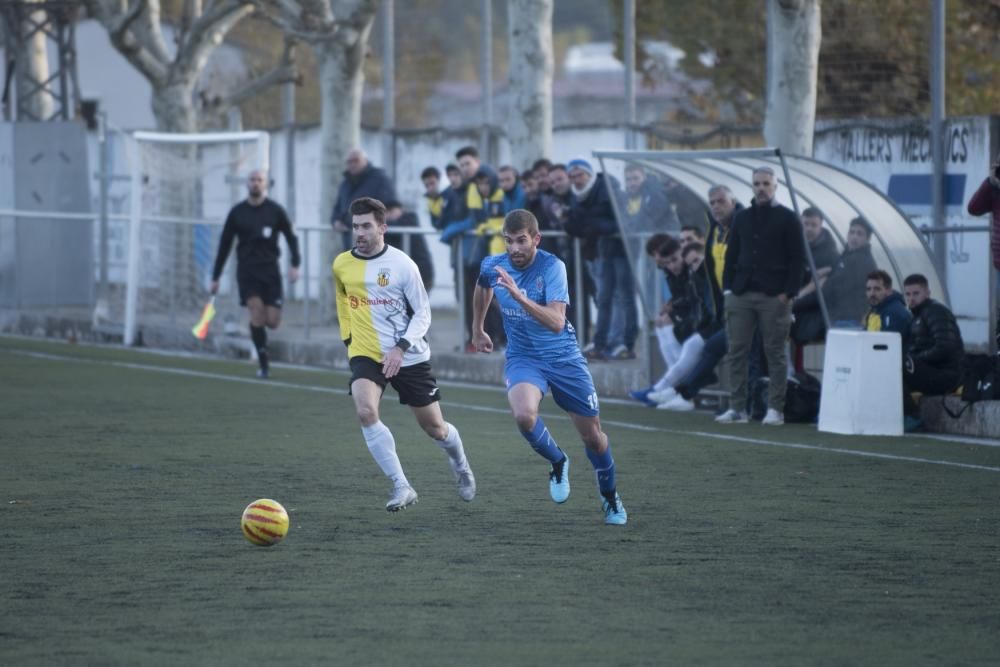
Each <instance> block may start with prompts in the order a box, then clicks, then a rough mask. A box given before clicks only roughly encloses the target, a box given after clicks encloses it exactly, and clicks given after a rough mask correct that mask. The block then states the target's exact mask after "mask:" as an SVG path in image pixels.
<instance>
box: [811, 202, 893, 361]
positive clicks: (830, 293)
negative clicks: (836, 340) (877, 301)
mask: <svg viewBox="0 0 1000 667" xmlns="http://www.w3.org/2000/svg"><path fill="white" fill-rule="evenodd" d="M871 235H872V228H871V225H870V224H869V223H868V221H867V220H865V219H864V218H855V219H854V220H851V225H850V228H849V229H848V232H847V247H846V248H845V249H844V252H843V254H841V256H840V259H839V260H837V263H836V264H835V265H834V267H833V270H832V271H831V272H830V275H829V276H828V277H827V278H826V280H825V281H823V283H822V286H821V288H820V289H821V290H822V293H823V298H824V300H825V302H826V309H827V313H828V314H829V316H830V324H831V325H832V326H834V327H859V326H860V324H861V318H862V317H863V316H864V314H865V310H866V308H867V303H866V300H865V283H866V281H867V280H868V274H869V273H871V272H872V271H874V270H875V268H876V267H875V258H874V257H872V248H871ZM792 313H793V314H794V315H795V323H794V324H793V325H792V331H791V337H792V339H793V340H794V341H796V342H798V343H810V342H812V341H817V340H822V339H823V337H824V336H825V335H826V325H825V324H824V322H823V314H822V311H821V310H820V305H819V299H818V297H817V295H816V292H815V290H813V291H812V292H811V293H809V294H806V295H805V296H803V297H801V298H796V299H795V301H794V305H793V307H792Z"/></svg>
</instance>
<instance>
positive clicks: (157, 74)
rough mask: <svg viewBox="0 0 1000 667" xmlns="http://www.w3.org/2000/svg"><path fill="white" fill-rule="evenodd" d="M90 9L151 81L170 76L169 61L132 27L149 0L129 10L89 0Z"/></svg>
mask: <svg viewBox="0 0 1000 667" xmlns="http://www.w3.org/2000/svg"><path fill="white" fill-rule="evenodd" d="M85 2H86V7H87V11H88V12H89V13H90V15H91V16H93V17H94V18H96V19H97V20H98V22H99V23H100V24H101V25H103V26H104V28H105V30H107V31H108V38H109V39H110V40H111V44H112V45H113V46H114V47H115V49H117V50H118V52H119V53H121V54H122V55H123V56H125V58H126V59H127V60H128V61H129V62H130V63H132V64H133V65H134V66H135V68H136V69H138V70H139V72H141V73H142V75H143V76H145V77H146V79H148V80H149V81H150V82H151V83H154V84H156V83H159V82H161V81H163V80H164V79H165V78H166V76H167V71H168V69H167V62H165V61H164V60H161V59H160V58H158V57H157V55H156V53H155V52H153V51H150V50H149V49H147V48H145V46H144V45H143V44H142V43H141V42H140V41H139V40H138V39H137V38H136V36H135V35H134V34H133V32H132V30H131V28H132V27H133V25H134V24H135V22H136V21H137V20H138V19H139V17H140V16H141V15H142V14H143V13H145V12H148V10H149V5H148V0H139V1H138V2H136V3H135V4H134V5H132V6H131V7H130V8H129V10H128V11H127V12H124V13H117V12H112V11H111V10H110V9H109V7H108V5H107V4H106V3H103V2H101V1H100V0H85Z"/></svg>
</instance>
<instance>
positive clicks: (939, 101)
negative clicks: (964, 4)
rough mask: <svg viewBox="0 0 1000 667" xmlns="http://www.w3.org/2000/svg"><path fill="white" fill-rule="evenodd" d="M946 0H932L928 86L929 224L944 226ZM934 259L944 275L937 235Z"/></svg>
mask: <svg viewBox="0 0 1000 667" xmlns="http://www.w3.org/2000/svg"><path fill="white" fill-rule="evenodd" d="M944 3H945V0H931V39H930V49H931V52H930V60H931V71H930V79H931V80H930V89H931V164H932V170H931V223H932V226H933V227H938V228H940V227H944V226H945V225H946V224H947V222H946V220H945V205H944V146H943V142H942V140H943V134H944V121H945V105H944V95H945V79H944V72H945V70H944V65H945V62H944V59H945V54H944V48H945V32H944V27H945V11H944V10H945V5H944ZM933 244H934V260H935V262H936V263H937V265H938V271H939V272H940V273H941V275H946V272H945V266H946V264H947V262H946V261H945V248H946V246H945V239H944V237H943V236H941V235H937V236H935V238H934V241H933Z"/></svg>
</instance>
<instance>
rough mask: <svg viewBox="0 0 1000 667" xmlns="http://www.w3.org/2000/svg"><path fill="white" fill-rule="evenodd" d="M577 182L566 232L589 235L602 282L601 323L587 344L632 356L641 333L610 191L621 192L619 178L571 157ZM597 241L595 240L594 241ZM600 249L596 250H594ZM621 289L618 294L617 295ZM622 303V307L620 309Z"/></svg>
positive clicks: (596, 353)
mask: <svg viewBox="0 0 1000 667" xmlns="http://www.w3.org/2000/svg"><path fill="white" fill-rule="evenodd" d="M567 167H568V169H569V177H570V180H571V182H572V183H573V203H572V205H571V206H570V211H569V216H568V218H567V220H566V224H565V229H566V233H567V234H570V235H571V236H576V237H579V238H581V239H583V240H584V242H585V243H584V249H585V252H587V254H588V257H587V258H588V259H591V260H592V261H590V263H589V269H590V273H591V277H592V278H593V280H594V283H595V285H596V286H597V326H595V327H594V338H593V340H591V342H590V343H589V344H588V345H586V346H585V347H584V350H583V351H584V354H585V355H586V356H587V357H588V358H591V359H594V358H604V359H632V358H635V353H634V352H633V347H634V346H635V341H636V338H637V337H638V334H639V314H638V309H637V308H636V303H635V283H634V281H633V278H632V268H631V267H630V266H629V263H628V256H627V255H626V254H625V246H624V245H623V244H622V240H621V238H619V237H618V222H617V220H616V219H615V211H614V204H613V203H612V200H611V197H612V196H615V197H618V196H620V191H619V190H618V184H617V183H615V182H614V180H611V181H610V185H611V189H612V191H614V194H612V193H611V192H609V188H608V185H609V183H606V182H605V180H606V179H608V178H610V177H609V176H608V175H607V174H603V173H602V174H595V173H594V169H593V167H591V165H590V163H589V162H587V161H586V160H583V159H576V160H572V161H571V162H570V163H569V164H568V165H567ZM590 243H593V246H590ZM594 250H596V256H595V254H594ZM616 295H617V296H618V297H619V298H616ZM616 309H620V312H619V313H616V312H615V310H616Z"/></svg>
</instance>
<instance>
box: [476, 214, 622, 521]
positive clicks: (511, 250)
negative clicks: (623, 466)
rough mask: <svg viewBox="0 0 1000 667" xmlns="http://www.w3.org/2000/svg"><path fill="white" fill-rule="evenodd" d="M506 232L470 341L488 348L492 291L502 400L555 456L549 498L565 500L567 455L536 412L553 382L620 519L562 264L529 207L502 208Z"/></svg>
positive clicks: (483, 271)
mask: <svg viewBox="0 0 1000 667" xmlns="http://www.w3.org/2000/svg"><path fill="white" fill-rule="evenodd" d="M503 239H504V243H505V244H506V246H507V252H506V253H505V254H501V255H492V256H490V257H487V258H486V259H484V260H483V263H482V265H481V267H480V271H479V280H478V282H477V283H476V291H475V294H474V295H473V302H472V304H473V319H472V327H473V328H472V333H473V341H472V342H473V343H474V344H475V346H476V349H477V350H478V351H480V352H492V351H493V341H492V340H491V339H490V337H489V335H488V334H487V333H486V331H485V330H484V328H483V327H484V321H485V318H486V310H487V308H488V307H489V305H490V302H491V301H492V300H493V297H494V296H496V299H497V302H498V305H499V306H500V312H501V314H502V315H503V328H504V331H505V332H506V333H507V363H506V364H505V366H504V378H505V381H506V383H507V400H508V401H509V402H510V407H511V411H512V412H513V413H514V420H515V421H516V422H517V426H518V428H519V429H520V430H521V435H522V436H524V439H525V440H527V441H528V444H530V445H531V447H532V449H534V450H535V451H536V452H538V454H539V455H541V456H542V457H544V458H545V459H546V460H548V461H549V463H551V464H552V471H551V472H550V473H549V494H550V495H551V496H552V500H554V501H555V502H557V503H564V502H566V500H567V499H568V498H569V458H568V457H567V456H566V454H565V453H564V452H563V451H562V450H561V449H560V448H559V446H558V445H557V444H556V442H555V440H554V439H553V438H552V435H551V434H550V433H549V430H548V428H546V426H545V422H543V421H542V418H541V417H540V416H539V414H538V406H539V404H540V403H541V402H542V397H543V396H544V395H545V393H546V392H547V391H549V390H550V389H551V391H552V398H553V399H554V400H555V402H556V405H558V406H559V407H560V408H562V409H563V410H565V411H566V412H567V413H569V416H570V418H571V419H572V420H573V425H574V426H575V427H576V430H577V432H579V434H580V438H581V439H582V440H583V444H584V445H586V448H587V458H589V459H590V462H591V464H592V465H593V466H594V470H595V471H596V473H597V485H598V488H599V489H600V492H601V498H602V505H603V508H604V522H605V523H609V524H614V525H624V524H625V522H626V521H627V520H628V514H627V513H626V512H625V506H624V505H622V500H621V496H619V495H618V491H617V489H616V488H615V461H614V459H613V458H612V457H611V444H610V443H609V442H608V436H607V435H605V434H604V431H602V430H601V420H600V417H599V416H598V405H597V392H596V391H595V390H594V380H593V378H592V377H591V376H590V370H589V369H588V368H587V362H586V361H585V360H584V358H583V355H582V354H581V353H580V346H579V345H578V344H577V341H576V333H575V331H574V329H573V325H572V324H570V323H569V321H568V320H567V319H566V307H567V306H568V305H569V285H568V282H567V280H566V265H565V264H563V263H562V260H560V259H559V258H558V257H556V256H555V255H553V254H551V253H548V252H546V251H544V250H539V249H538V243H539V242H540V241H541V240H542V237H541V234H539V233H538V221H537V220H536V219H535V216H534V215H532V214H531V213H530V212H529V211H526V210H524V209H516V210H513V211H511V212H510V213H508V214H507V217H506V218H504V222H503Z"/></svg>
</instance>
